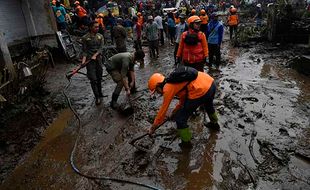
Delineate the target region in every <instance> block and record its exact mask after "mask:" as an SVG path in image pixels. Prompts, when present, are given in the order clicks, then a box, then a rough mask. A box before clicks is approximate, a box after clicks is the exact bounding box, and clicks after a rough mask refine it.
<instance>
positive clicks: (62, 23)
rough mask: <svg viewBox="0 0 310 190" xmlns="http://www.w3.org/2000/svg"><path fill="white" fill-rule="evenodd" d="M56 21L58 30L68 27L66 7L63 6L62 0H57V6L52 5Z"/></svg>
mask: <svg viewBox="0 0 310 190" xmlns="http://www.w3.org/2000/svg"><path fill="white" fill-rule="evenodd" d="M52 8H53V11H54V14H55V17H56V22H57V28H58V30H66V29H67V22H66V15H67V12H66V9H65V8H64V7H63V6H61V3H60V0H57V1H56V2H55V6H52Z"/></svg>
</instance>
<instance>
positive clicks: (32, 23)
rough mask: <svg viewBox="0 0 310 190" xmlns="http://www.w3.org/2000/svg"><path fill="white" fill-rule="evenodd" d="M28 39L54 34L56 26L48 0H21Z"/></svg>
mask: <svg viewBox="0 0 310 190" xmlns="http://www.w3.org/2000/svg"><path fill="white" fill-rule="evenodd" d="M21 4H22V10H23V13H24V15H25V21H26V25H27V30H28V34H29V36H30V37H33V36H39V35H49V34H54V33H55V29H56V25H55V19H54V15H53V14H52V13H51V7H50V5H49V1H48V0H21Z"/></svg>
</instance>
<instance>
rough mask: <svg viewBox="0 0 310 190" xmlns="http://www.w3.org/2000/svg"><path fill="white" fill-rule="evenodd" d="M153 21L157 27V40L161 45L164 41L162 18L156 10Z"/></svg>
mask: <svg viewBox="0 0 310 190" xmlns="http://www.w3.org/2000/svg"><path fill="white" fill-rule="evenodd" d="M154 21H155V23H156V24H157V28H158V31H159V40H160V44H161V45H162V46H163V45H164V43H165V40H164V26H163V18H162V17H161V16H160V14H159V13H158V12H156V17H155V18H154Z"/></svg>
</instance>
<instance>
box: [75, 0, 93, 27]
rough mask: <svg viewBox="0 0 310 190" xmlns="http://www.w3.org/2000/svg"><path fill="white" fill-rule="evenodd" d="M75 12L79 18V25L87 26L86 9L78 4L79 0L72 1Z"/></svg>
mask: <svg viewBox="0 0 310 190" xmlns="http://www.w3.org/2000/svg"><path fill="white" fill-rule="evenodd" d="M74 6H75V13H76V14H77V16H78V18H79V25H84V26H87V25H88V24H89V21H88V17H87V11H86V10H85V9H84V8H83V7H82V6H81V5H80V2H79V1H75V2H74Z"/></svg>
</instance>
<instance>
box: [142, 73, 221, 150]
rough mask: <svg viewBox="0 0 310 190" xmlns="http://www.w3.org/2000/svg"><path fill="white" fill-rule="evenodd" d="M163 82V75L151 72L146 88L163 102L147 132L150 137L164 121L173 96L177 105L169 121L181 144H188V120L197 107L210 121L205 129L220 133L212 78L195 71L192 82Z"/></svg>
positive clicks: (189, 138) (190, 134) (189, 137)
mask: <svg viewBox="0 0 310 190" xmlns="http://www.w3.org/2000/svg"><path fill="white" fill-rule="evenodd" d="M194 70H195V69H194ZM195 71H196V70H195ZM196 72H197V71H196ZM164 80H165V76H164V75H162V74H160V73H154V74H153V75H152V76H151V77H150V79H149V81H148V87H149V89H150V91H151V92H152V93H155V92H157V93H159V94H162V95H163V103H162V105H161V107H160V109H159V111H158V113H157V115H156V118H155V120H154V122H153V125H152V127H151V128H149V130H148V133H149V134H153V133H154V131H155V130H156V128H157V127H158V126H159V125H160V124H162V123H163V122H164V119H165V118H166V113H167V110H168V108H169V105H170V103H171V101H172V100H173V98H174V97H175V96H177V97H178V98H179V103H178V104H177V105H176V107H175V108H174V110H173V111H172V113H171V114H170V116H169V117H168V118H171V119H173V120H174V121H176V124H177V132H178V135H179V137H180V139H181V140H182V144H180V145H186V144H190V140H191V138H192V133H191V131H190V129H189V127H188V125H187V120H188V118H189V117H190V116H191V115H192V113H193V112H194V111H195V110H196V109H197V108H198V107H199V106H203V107H204V109H205V110H206V112H207V114H208V116H209V119H210V122H209V123H208V124H206V127H209V128H211V129H215V130H219V128H220V126H219V124H218V116H217V113H216V111H215V109H214V106H213V99H214V95H215V91H216V86H215V83H214V79H213V78H212V77H211V76H209V75H208V74H207V73H204V72H199V71H198V74H197V77H196V79H194V80H192V81H185V82H180V83H164Z"/></svg>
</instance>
